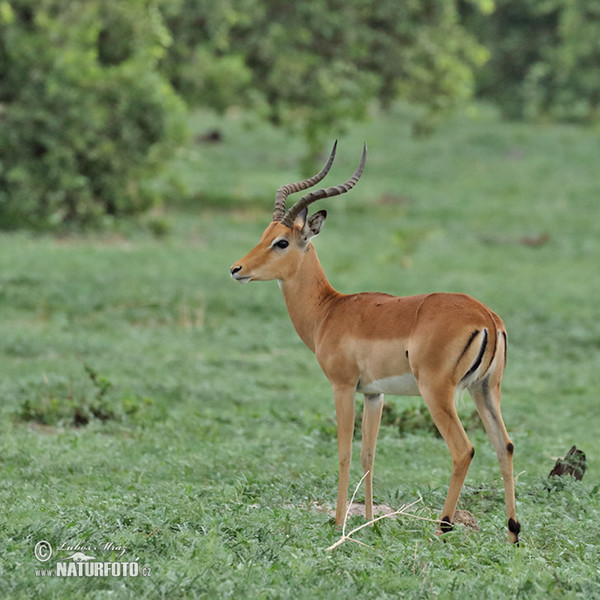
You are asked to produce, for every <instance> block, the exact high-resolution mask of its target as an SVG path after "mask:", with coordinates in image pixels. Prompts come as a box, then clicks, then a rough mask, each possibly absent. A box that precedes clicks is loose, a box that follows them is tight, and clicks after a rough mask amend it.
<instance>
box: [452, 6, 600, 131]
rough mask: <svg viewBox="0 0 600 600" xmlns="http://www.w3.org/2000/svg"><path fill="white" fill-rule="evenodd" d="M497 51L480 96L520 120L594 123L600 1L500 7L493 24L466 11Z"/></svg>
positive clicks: (481, 75) (468, 21) (483, 75)
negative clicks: (599, 3)
mask: <svg viewBox="0 0 600 600" xmlns="http://www.w3.org/2000/svg"><path fill="white" fill-rule="evenodd" d="M461 17H462V20H463V22H464V23H465V25H466V27H467V29H468V30H470V31H471V32H472V33H473V34H474V35H476V36H477V37H478V38H479V40H480V42H481V43H483V44H484V45H485V46H486V47H487V48H489V50H490V51H491V60H490V62H489V64H487V65H486V66H485V67H484V68H482V69H480V70H479V72H478V73H477V84H478V94H479V95H480V96H483V97H487V98H490V99H491V100H493V101H494V102H497V103H498V104H499V105H500V107H501V108H502V110H503V112H504V114H505V115H506V116H508V117H512V118H534V119H539V118H544V119H548V118H550V119H554V120H570V121H592V120H594V119H597V118H598V112H599V108H600V79H599V78H598V72H597V71H598V62H599V61H600V5H598V2H597V1H596V0H573V1H571V2H563V1H561V0H545V1H544V2H539V0H496V10H495V12H494V13H493V14H492V15H491V17H488V16H484V15H482V14H481V13H479V12H477V11H474V10H472V9H471V8H469V5H468V4H466V5H464V6H463V10H462V15H461Z"/></svg>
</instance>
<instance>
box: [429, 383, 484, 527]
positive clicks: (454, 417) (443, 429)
mask: <svg viewBox="0 0 600 600" xmlns="http://www.w3.org/2000/svg"><path fill="white" fill-rule="evenodd" d="M422 393H423V398H424V399H425V402H426V404H427V408H429V412H430V413H431V417H432V418H433V422H434V423H435V426H436V427H437V428H438V431H439V432H440V433H441V435H442V437H443V438H444V441H445V442H446V444H447V445H448V449H449V450H450V455H451V456H452V475H451V476H450V485H449V487H448V495H447V496H446V502H444V508H443V509H442V515H441V518H440V521H441V523H440V526H439V529H438V531H437V533H438V534H442V533H446V532H448V531H451V530H452V521H453V519H454V512H455V510H456V505H457V503H458V497H459V496H460V491H461V489H462V486H463V483H464V481H465V477H466V476H467V471H468V469H469V465H470V464H471V460H472V459H473V455H474V454H475V449H474V448H473V445H472V444H471V442H470V440H469V438H468V437H467V434H466V432H465V429H464V427H463V426H462V423H461V422H460V419H459V418H458V413H457V412H456V406H455V404H454V389H453V388H447V387H446V388H442V389H439V390H437V391H436V390H422Z"/></svg>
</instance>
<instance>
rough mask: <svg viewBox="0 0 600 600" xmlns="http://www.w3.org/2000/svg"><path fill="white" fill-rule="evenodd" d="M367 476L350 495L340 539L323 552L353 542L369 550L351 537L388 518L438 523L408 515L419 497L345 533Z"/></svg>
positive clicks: (363, 477) (420, 498)
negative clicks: (351, 511) (352, 507)
mask: <svg viewBox="0 0 600 600" xmlns="http://www.w3.org/2000/svg"><path fill="white" fill-rule="evenodd" d="M368 474H369V472H368V471H367V472H366V473H365V474H364V475H363V476H362V478H361V480H360V481H359V482H358V485H357V486H356V488H355V490H354V493H353V494H352V498H351V500H350V502H349V504H348V509H347V510H346V516H345V517H344V524H343V526H342V537H341V538H340V539H339V540H338V541H337V542H336V543H335V544H332V545H331V546H329V548H326V549H325V552H330V551H331V550H335V549H336V548H337V547H338V546H341V545H342V544H343V543H344V542H347V541H348V542H354V543H356V544H360V545H361V546H366V547H367V548H371V546H369V545H368V544H365V543H364V542H361V541H359V540H355V539H354V538H353V537H352V536H353V535H354V534H355V533H357V532H359V531H360V530H361V529H364V528H365V527H369V526H370V525H373V524H374V523H376V522H377V521H381V520H382V519H389V518H390V517H397V516H400V515H402V516H405V517H412V518H413V519H418V520H420V521H429V522H430V523H439V520H438V519H428V518H426V517H421V516H419V515H415V514H413V513H409V512H407V511H408V510H409V509H410V508H412V507H413V506H414V505H415V504H418V503H419V502H422V501H423V498H422V497H420V496H419V498H418V499H417V500H415V501H414V502H411V503H410V504H404V505H403V506H401V507H400V508H399V509H398V510H395V511H393V512H391V513H386V514H384V515H380V516H378V517H375V518H374V519H372V520H371V521H368V522H367V523H363V524H362V525H360V526H359V527H356V528H355V529H353V530H352V531H350V532H349V533H346V525H347V521H348V516H349V514H350V507H351V506H352V504H353V502H354V498H355V496H356V494H357V492H358V489H359V488H360V486H361V484H362V482H363V481H364V479H365V477H366V476H367V475H368Z"/></svg>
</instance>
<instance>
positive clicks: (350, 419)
mask: <svg viewBox="0 0 600 600" xmlns="http://www.w3.org/2000/svg"><path fill="white" fill-rule="evenodd" d="M354 392H355V388H354V387H351V388H349V387H337V386H336V387H334V388H333V395H334V398H335V413H336V416H337V426H338V431H337V437H338V455H339V461H340V474H339V480H338V497H337V507H336V511H335V524H336V525H337V526H338V527H341V526H342V525H343V524H344V518H345V516H346V509H347V506H346V505H347V502H348V483H349V479H350V460H351V458H352V437H353V435H354Z"/></svg>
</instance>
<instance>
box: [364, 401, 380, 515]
mask: <svg viewBox="0 0 600 600" xmlns="http://www.w3.org/2000/svg"><path fill="white" fill-rule="evenodd" d="M382 410H383V394H373V395H371V394H365V405H364V408H363V420H362V444H361V449H360V462H361V464H362V468H363V473H366V474H367V475H366V477H365V516H366V518H367V521H372V520H373V462H374V460H375V446H376V445H377V434H378V433H379V424H380V423H381V411H382Z"/></svg>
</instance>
